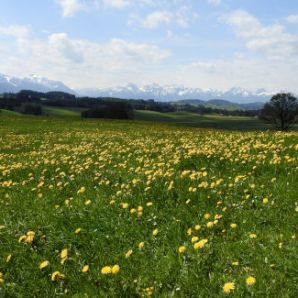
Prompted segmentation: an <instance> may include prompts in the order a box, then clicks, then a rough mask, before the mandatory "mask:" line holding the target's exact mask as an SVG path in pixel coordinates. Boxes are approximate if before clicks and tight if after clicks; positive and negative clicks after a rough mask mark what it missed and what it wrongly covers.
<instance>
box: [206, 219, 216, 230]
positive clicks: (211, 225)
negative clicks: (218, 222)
mask: <svg viewBox="0 0 298 298" xmlns="http://www.w3.org/2000/svg"><path fill="white" fill-rule="evenodd" d="M206 226H207V228H208V229H211V228H213V226H214V222H213V221H209V222H207V225H206Z"/></svg>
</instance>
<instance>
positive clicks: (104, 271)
mask: <svg viewBox="0 0 298 298" xmlns="http://www.w3.org/2000/svg"><path fill="white" fill-rule="evenodd" d="M111 273H112V268H111V267H110V266H105V267H103V268H102V269H101V274H111Z"/></svg>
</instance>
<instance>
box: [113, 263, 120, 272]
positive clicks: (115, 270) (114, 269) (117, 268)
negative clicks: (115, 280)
mask: <svg viewBox="0 0 298 298" xmlns="http://www.w3.org/2000/svg"><path fill="white" fill-rule="evenodd" d="M119 271H120V266H119V265H114V266H113V267H112V274H117V273H119Z"/></svg>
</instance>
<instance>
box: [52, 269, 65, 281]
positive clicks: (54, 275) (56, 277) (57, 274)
mask: <svg viewBox="0 0 298 298" xmlns="http://www.w3.org/2000/svg"><path fill="white" fill-rule="evenodd" d="M64 277H65V275H64V274H62V273H60V272H59V271H55V272H53V273H52V275H51V280H52V281H59V280H61V279H64Z"/></svg>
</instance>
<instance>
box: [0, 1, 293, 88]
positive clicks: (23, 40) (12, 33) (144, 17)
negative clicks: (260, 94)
mask: <svg viewBox="0 0 298 298" xmlns="http://www.w3.org/2000/svg"><path fill="white" fill-rule="evenodd" d="M297 61H298V2H297V0H283V1H280V0H270V1H269V0H262V1H261V0H183V1H182V0H42V1H40V0H26V1H24V0H3V1H1V3H0V73H5V74H9V75H15V76H27V75H30V74H36V75H38V76H42V77H47V78H50V79H54V80H61V81H63V82H65V83H66V84H67V85H69V86H70V87H73V88H86V87H94V88H103V87H110V86H117V85H123V84H127V83H130V82H133V83H136V84H138V85H143V84H150V83H154V82H155V83H159V84H161V85H172V84H177V85H185V86H189V87H200V88H203V89H207V88H214V89H220V90H226V89H229V88H231V87H235V86H239V87H243V88H246V89H250V90H256V89H259V88H265V89H266V90H268V91H279V90H288V91H292V92H296V93H297V92H298V84H297V82H298V79H297V77H298V67H297V66H298V62H297Z"/></svg>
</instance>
